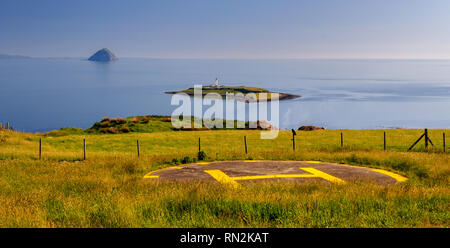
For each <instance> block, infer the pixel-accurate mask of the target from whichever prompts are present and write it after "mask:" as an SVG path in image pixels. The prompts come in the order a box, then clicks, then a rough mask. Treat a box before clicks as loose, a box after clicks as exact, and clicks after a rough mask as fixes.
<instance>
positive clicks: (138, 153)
mask: <svg viewBox="0 0 450 248" xmlns="http://www.w3.org/2000/svg"><path fill="white" fill-rule="evenodd" d="M136 145H137V155H138V158H139V156H140V150H139V140H137V142H136Z"/></svg>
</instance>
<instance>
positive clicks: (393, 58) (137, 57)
mask: <svg viewBox="0 0 450 248" xmlns="http://www.w3.org/2000/svg"><path fill="white" fill-rule="evenodd" d="M0 55H11V54H0ZM12 56H23V57H27V58H31V59H33V58H36V59H53V58H54V59H86V60H87V59H88V58H89V57H80V56H28V55H19V54H14V55H12ZM117 58H118V59H120V58H123V59H205V60H206V59H210V60H226V59H229V60H238V59H239V60H246V59H247V60H300V59H304V60H450V57H448V58H439V57H438V58H434V57H411V58H408V57H297V58H277V57H267V58H259V57H142V56H123V57H117Z"/></svg>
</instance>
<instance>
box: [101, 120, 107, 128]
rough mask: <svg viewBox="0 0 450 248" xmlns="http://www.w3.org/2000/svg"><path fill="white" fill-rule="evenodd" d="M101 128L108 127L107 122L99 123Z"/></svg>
mask: <svg viewBox="0 0 450 248" xmlns="http://www.w3.org/2000/svg"><path fill="white" fill-rule="evenodd" d="M100 126H101V127H109V121H102V122H100Z"/></svg>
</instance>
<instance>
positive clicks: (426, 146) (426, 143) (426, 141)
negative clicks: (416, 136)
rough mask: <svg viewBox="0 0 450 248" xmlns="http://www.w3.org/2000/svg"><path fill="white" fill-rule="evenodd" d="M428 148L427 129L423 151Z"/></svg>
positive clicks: (426, 130)
mask: <svg viewBox="0 0 450 248" xmlns="http://www.w3.org/2000/svg"><path fill="white" fill-rule="evenodd" d="M427 148H428V129H427V128H425V149H427Z"/></svg>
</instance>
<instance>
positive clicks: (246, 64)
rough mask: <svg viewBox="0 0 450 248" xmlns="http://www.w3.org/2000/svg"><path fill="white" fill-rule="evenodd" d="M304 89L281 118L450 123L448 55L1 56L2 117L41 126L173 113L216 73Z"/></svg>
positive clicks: (343, 123)
mask: <svg viewBox="0 0 450 248" xmlns="http://www.w3.org/2000/svg"><path fill="white" fill-rule="evenodd" d="M216 77H217V78H219V80H220V82H221V83H223V84H226V85H247V86H256V87H263V88H267V89H270V90H273V91H278V92H285V93H292V94H299V95H301V96H302V97H301V98H298V99H295V100H289V101H282V102H280V127H281V128H284V129H287V128H297V127H299V126H301V125H317V126H325V127H326V128H329V129H338V128H339V129H340V128H351V129H369V128H424V127H428V128H449V127H450V60H207V59H134V58H122V59H119V60H118V61H115V62H112V63H95V62H89V61H86V60H82V59H76V58H70V59H55V58H51V59H41V58H39V59H38V58H35V59H2V60H0V122H3V123H5V122H7V121H9V122H10V123H11V124H12V125H13V126H14V128H15V129H17V130H23V131H31V132H43V131H49V130H52V129H58V128H61V127H69V126H75V127H81V128H87V127H90V126H91V125H92V124H93V123H94V122H95V121H98V120H100V119H101V118H102V117H105V116H108V117H118V116H121V117H127V116H133V115H148V114H158V115H170V114H171V112H172V111H173V110H174V109H175V108H176V106H171V104H170V100H171V97H172V96H171V95H167V94H164V92H165V91H174V90H182V89H185V88H188V87H192V86H193V85H194V84H198V83H203V84H206V83H207V84H210V83H212V82H213V81H214V80H215V78H216Z"/></svg>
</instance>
